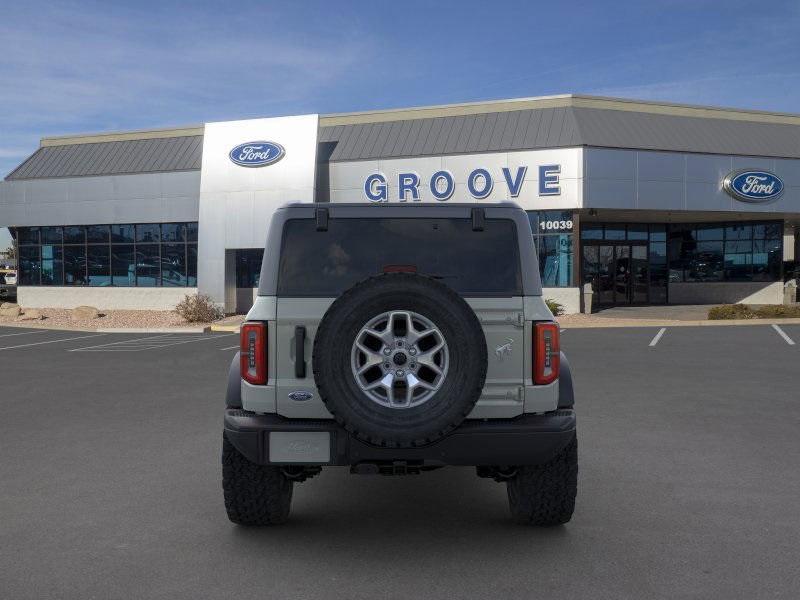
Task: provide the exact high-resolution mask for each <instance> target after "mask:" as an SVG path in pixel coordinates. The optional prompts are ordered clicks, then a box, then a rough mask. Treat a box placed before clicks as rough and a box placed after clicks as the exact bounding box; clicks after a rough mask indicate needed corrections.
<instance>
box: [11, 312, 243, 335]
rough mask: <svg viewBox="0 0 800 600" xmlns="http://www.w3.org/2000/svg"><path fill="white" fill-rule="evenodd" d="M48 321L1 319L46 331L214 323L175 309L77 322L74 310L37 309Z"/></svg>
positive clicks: (236, 318)
mask: <svg viewBox="0 0 800 600" xmlns="http://www.w3.org/2000/svg"><path fill="white" fill-rule="evenodd" d="M28 310H36V311H37V312H39V313H40V314H41V315H42V316H43V317H44V318H43V319H40V320H36V321H26V320H23V319H20V318H19V317H16V318H15V317H0V325H22V326H25V327H43V328H46V329H86V330H94V329H99V328H117V327H119V328H123V327H124V328H136V329H139V328H142V329H145V328H147V329H151V328H152V329H161V328H165V327H166V328H169V327H172V328H175V329H180V328H181V327H204V326H206V325H211V323H187V322H186V321H185V320H184V319H183V318H182V317H181V316H180V315H178V313H176V312H175V311H171V310H101V311H100V317H99V318H97V319H81V320H79V319H75V318H73V317H72V311H71V310H68V309H58V308H37V309H28ZM243 319H244V317H243V316H241V315H232V316H229V317H225V318H223V319H220V320H219V321H214V324H215V325H217V324H221V325H231V324H237V323H240V322H241V321H242V320H243Z"/></svg>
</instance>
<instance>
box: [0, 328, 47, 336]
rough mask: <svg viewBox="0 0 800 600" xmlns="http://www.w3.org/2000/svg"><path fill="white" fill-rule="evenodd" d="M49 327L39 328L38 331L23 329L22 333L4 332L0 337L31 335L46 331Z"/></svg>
mask: <svg viewBox="0 0 800 600" xmlns="http://www.w3.org/2000/svg"><path fill="white" fill-rule="evenodd" d="M48 331H50V330H49V329H40V330H39V331H23V332H22V333H4V334H2V335H0V337H11V336H12V335H31V334H32V333H47V332H48Z"/></svg>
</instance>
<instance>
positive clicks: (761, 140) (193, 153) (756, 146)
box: [6, 95, 800, 179]
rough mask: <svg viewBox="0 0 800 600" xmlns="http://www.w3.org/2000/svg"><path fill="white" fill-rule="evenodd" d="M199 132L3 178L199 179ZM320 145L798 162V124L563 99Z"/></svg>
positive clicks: (488, 106)
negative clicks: (621, 152)
mask: <svg viewBox="0 0 800 600" xmlns="http://www.w3.org/2000/svg"><path fill="white" fill-rule="evenodd" d="M202 131H203V130H202V128H198V127H193V128H191V127H190V128H179V129H162V130H150V131H139V132H122V133H102V134H92V135H88V136H64V137H58V138H44V139H43V140H42V145H41V147H40V148H39V149H38V150H37V151H36V152H35V153H34V154H33V155H32V156H31V157H30V158H28V159H27V160H26V161H25V162H24V163H22V164H21V165H20V166H19V167H17V168H16V169H15V170H14V171H12V172H11V174H9V176H8V177H7V178H6V179H34V178H36V179H39V178H50V177H79V176H86V175H110V174H121V173H148V172H150V173H152V172H159V171H187V170H198V169H200V165H201V158H202V140H203V136H202ZM319 141H320V142H322V143H326V144H328V145H329V147H328V148H327V149H326V152H325V155H330V160H331V161H346V160H365V159H380V158H398V157H412V156H437V155H442V154H465V153H475V152H498V151H500V152H502V151H513V150H531V149H540V148H564V147H576V146H593V147H605V148H626V149H643V150H661V151H673V152H697V153H707V154H730V155H740V156H766V157H776V158H800V115H792V114H786V113H773V112H765V111H751V110H742V109H723V108H714V107H702V106H691V105H683V104H673V103H663V102H660V103H659V102H640V101H635V100H624V99H619V98H601V97H596V96H575V95H564V96H547V97H541V98H522V99H512V100H499V101H493V102H479V103H466V104H453V105H443V106H427V107H415V108H408V109H399V110H381V111H368V112H361V113H350V114H341V115H327V116H326V115H323V116H320V130H319ZM331 146H332V147H331Z"/></svg>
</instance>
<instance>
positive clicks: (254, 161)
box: [228, 142, 286, 167]
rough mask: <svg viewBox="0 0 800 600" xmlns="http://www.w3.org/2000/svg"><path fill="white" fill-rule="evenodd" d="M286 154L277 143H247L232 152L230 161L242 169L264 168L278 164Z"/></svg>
mask: <svg viewBox="0 0 800 600" xmlns="http://www.w3.org/2000/svg"><path fill="white" fill-rule="evenodd" d="M284 154H286V150H284V149H283V146H281V145H280V144H276V143H275V142H247V143H245V144H239V145H238V146H236V147H235V148H234V149H233V150H231V151H230V153H229V154H228V156H229V157H230V159H231V160H232V161H233V162H235V163H236V164H237V165H239V166H241V167H264V166H266V165H271V164H274V163H276V162H278V161H279V160H280V159H282V158H283V155H284Z"/></svg>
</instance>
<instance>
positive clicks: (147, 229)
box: [136, 223, 161, 243]
mask: <svg viewBox="0 0 800 600" xmlns="http://www.w3.org/2000/svg"><path fill="white" fill-rule="evenodd" d="M160 232H161V226H160V225H159V224H158V223H149V224H142V225H137V226H136V241H137V242H156V243H157V242H159V241H161V233H160Z"/></svg>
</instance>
